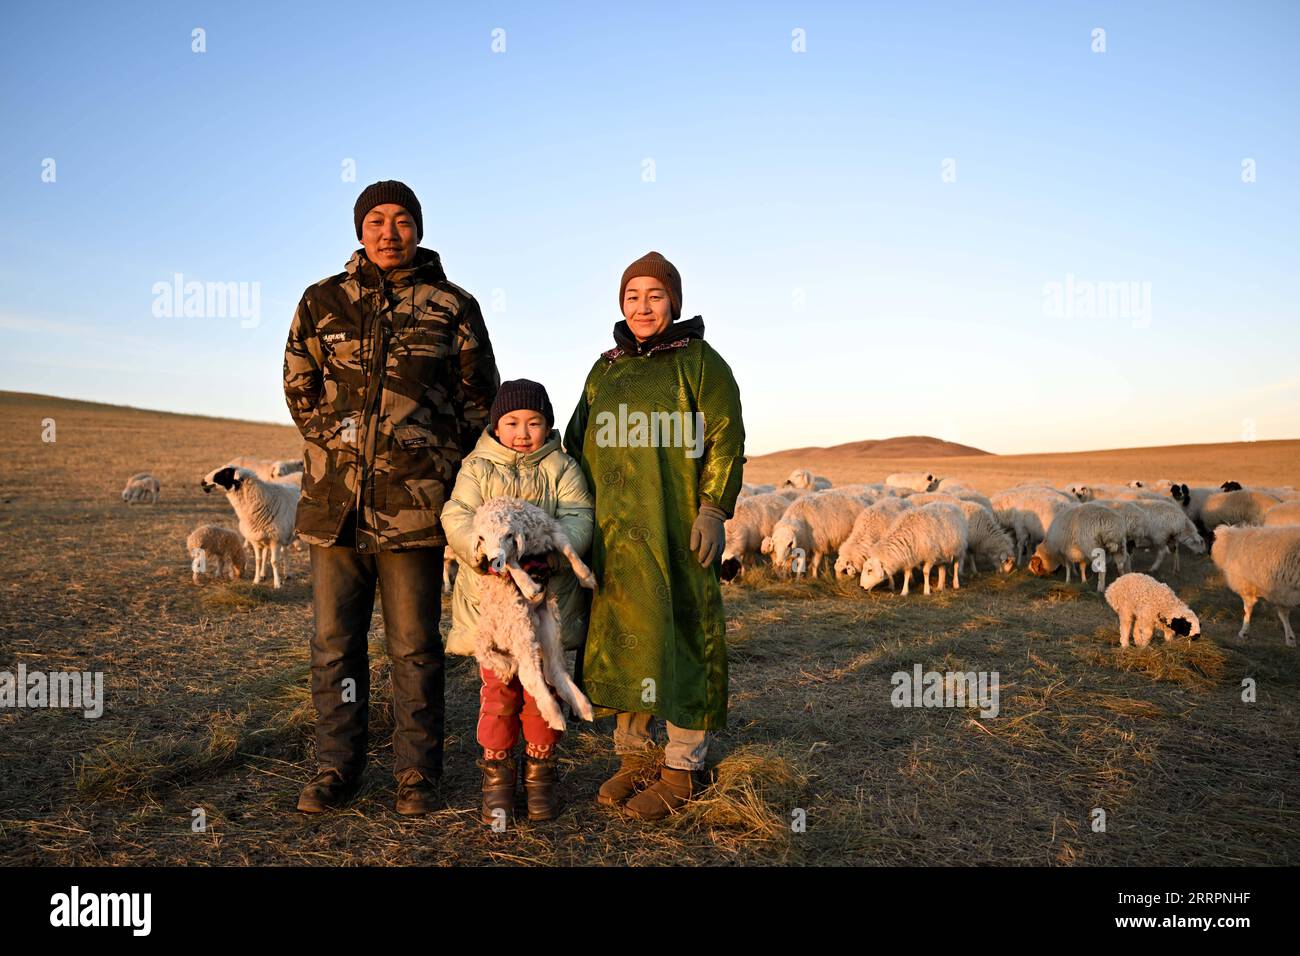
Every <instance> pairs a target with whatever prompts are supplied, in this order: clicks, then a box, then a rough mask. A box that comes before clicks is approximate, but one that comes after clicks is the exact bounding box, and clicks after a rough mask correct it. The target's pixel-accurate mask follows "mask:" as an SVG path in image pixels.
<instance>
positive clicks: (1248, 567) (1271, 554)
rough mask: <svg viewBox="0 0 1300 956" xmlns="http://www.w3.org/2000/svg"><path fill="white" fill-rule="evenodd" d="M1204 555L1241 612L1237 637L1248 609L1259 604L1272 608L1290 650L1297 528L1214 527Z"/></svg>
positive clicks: (1298, 596) (1297, 592)
mask: <svg viewBox="0 0 1300 956" xmlns="http://www.w3.org/2000/svg"><path fill="white" fill-rule="evenodd" d="M1210 557H1211V558H1212V559H1213V561H1214V566H1215V567H1216V568H1218V569H1219V571H1220V572H1222V574H1223V580H1224V581H1225V582H1226V583H1227V585H1228V588H1229V589H1230V590H1231V591H1232V592H1233V593H1234V594H1236V595H1237V596H1238V597H1240V598H1241V603H1242V606H1243V608H1244V609H1245V616H1244V617H1243V618H1242V621H1241V630H1240V631H1239V632H1238V634H1237V637H1238V638H1240V639H1241V640H1243V641H1244V640H1245V639H1246V632H1247V631H1248V630H1249V629H1250V614H1251V611H1252V610H1254V607H1255V604H1256V602H1258V601H1260V600H1264V601H1267V602H1268V603H1270V604H1272V605H1273V606H1274V607H1275V608H1277V616H1278V618H1279V619H1280V620H1281V621H1282V632H1283V634H1284V635H1285V636H1286V643H1287V647H1295V632H1294V631H1292V630H1291V619H1290V618H1291V609H1292V608H1293V607H1295V606H1296V605H1297V604H1300V527H1297V526H1295V525H1278V526H1267V527H1248V526H1244V525H1242V526H1239V525H1222V526H1220V527H1219V528H1218V529H1216V533H1215V535H1214V544H1213V545H1212V546H1211V547H1210Z"/></svg>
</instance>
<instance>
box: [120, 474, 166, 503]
mask: <svg viewBox="0 0 1300 956" xmlns="http://www.w3.org/2000/svg"><path fill="white" fill-rule="evenodd" d="M161 495H162V483H161V482H159V481H158V479H157V478H155V477H154V476H153V475H151V474H149V473H148V472H147V471H141V472H138V473H136V474H134V475H132V476H131V477H130V478H128V479H127V480H126V487H125V488H123V489H122V500H123V501H125V502H126V503H127V504H135V503H136V502H137V501H148V502H149V503H150V504H157V502H158V499H159V497H161Z"/></svg>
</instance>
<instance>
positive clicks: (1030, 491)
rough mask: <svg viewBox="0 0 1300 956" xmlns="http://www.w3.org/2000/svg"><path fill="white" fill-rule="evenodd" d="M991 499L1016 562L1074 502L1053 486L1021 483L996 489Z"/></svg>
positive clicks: (1035, 544) (1028, 551)
mask: <svg viewBox="0 0 1300 956" xmlns="http://www.w3.org/2000/svg"><path fill="white" fill-rule="evenodd" d="M990 500H991V503H992V505H993V512H994V514H995V515H997V519H998V521H999V522H1001V524H1002V526H1003V527H1004V528H1006V529H1007V530H1008V531H1009V532H1011V535H1012V536H1013V537H1014V539H1015V545H1016V554H1015V557H1016V562H1017V563H1019V562H1020V558H1021V555H1024V556H1025V557H1026V558H1027V557H1029V555H1030V554H1032V553H1033V550H1034V548H1036V547H1038V545H1039V544H1040V543H1041V542H1042V541H1043V539H1044V538H1046V537H1047V529H1048V528H1050V527H1051V526H1052V522H1053V521H1054V520H1055V519H1056V516H1057V515H1058V514H1060V513H1061V512H1062V511H1065V510H1067V509H1069V508H1073V507H1075V506H1076V505H1077V504H1078V502H1077V501H1075V500H1074V499H1073V498H1070V497H1068V496H1067V495H1063V494H1061V493H1060V492H1058V491H1056V490H1055V489H1053V488H1045V487H1043V486H1041V485H1030V486H1022V487H1018V488H1009V489H1007V490H1006V491H999V492H998V493H997V494H995V495H994V496H993V497H992V499H990Z"/></svg>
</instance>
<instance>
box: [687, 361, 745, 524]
mask: <svg viewBox="0 0 1300 956" xmlns="http://www.w3.org/2000/svg"><path fill="white" fill-rule="evenodd" d="M696 396H697V402H698V404H699V409H700V411H701V412H703V413H704V454H703V456H702V457H703V460H704V464H703V466H702V468H701V471H700V479H699V493H700V501H701V502H704V501H708V502H710V503H711V504H714V505H716V506H717V507H719V508H721V509H722V510H723V511H724V512H726V515H727V517H728V518H730V517H731V516H732V514H733V513H734V511H735V508H736V497H737V496H738V495H739V494H740V485H741V479H742V476H743V474H744V468H745V423H744V421H743V420H742V419H741V412H740V388H739V386H737V385H736V379H735V377H734V376H732V374H731V367H730V366H729V365H727V363H726V362H725V361H724V360H723V358H722V356H721V355H719V354H718V353H717V352H716V351H714V350H713V348H712V347H711V346H709V345H707V344H706V345H705V348H704V351H703V355H702V360H701V362H700V381H699V384H698V386H697V391H696Z"/></svg>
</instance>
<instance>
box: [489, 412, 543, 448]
mask: <svg viewBox="0 0 1300 956" xmlns="http://www.w3.org/2000/svg"><path fill="white" fill-rule="evenodd" d="M497 441H499V442H500V443H501V444H503V445H505V446H506V447H507V448H509V449H510V450H511V451H518V452H523V453H525V454H527V453H528V452H532V451H537V449H539V448H541V447H542V445H544V444H546V416H544V415H543V414H542V413H541V412H534V411H531V410H529V409H526V408H525V409H520V410H519V411H517V412H506V413H505V414H504V415H502V416H501V417H500V418H499V419H497Z"/></svg>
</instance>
